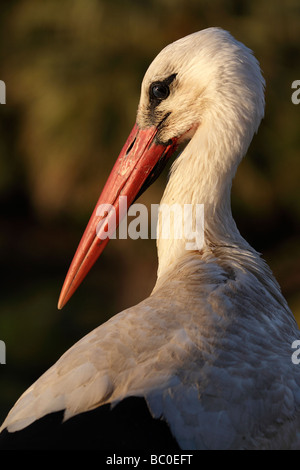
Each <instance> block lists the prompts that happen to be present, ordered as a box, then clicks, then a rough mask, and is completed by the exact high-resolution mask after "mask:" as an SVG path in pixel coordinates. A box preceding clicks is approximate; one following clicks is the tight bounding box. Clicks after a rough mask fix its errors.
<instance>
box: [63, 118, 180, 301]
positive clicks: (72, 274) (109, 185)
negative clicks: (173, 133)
mask: <svg viewBox="0 0 300 470" xmlns="http://www.w3.org/2000/svg"><path fill="white" fill-rule="evenodd" d="M156 133H157V128H156V127H149V128H146V129H141V128H140V127H139V126H138V125H137V124H135V125H134V127H133V129H132V131H131V133H130V134H129V137H128V139H127V141H126V143H125V145H124V147H123V148H122V150H121V153H120V155H119V157H118V158H117V161H116V163H115V165H114V167H113V169H112V171H111V174H110V176H109V178H108V180H107V182H106V184H105V186H104V189H103V191H102V193H101V195H100V197H99V200H98V202H97V204H96V207H95V209H94V211H93V213H92V216H91V218H90V221H89V223H88V225H87V227H86V229H85V232H84V234H83V236H82V239H81V241H80V243H79V246H78V248H77V251H76V253H75V256H74V258H73V261H72V263H71V266H70V268H69V271H68V273H67V276H66V279H65V282H64V285H63V287H62V290H61V294H60V297H59V301H58V308H59V309H61V308H63V306H64V305H65V304H66V303H67V302H68V300H69V299H70V298H71V297H72V295H73V294H74V292H75V291H76V289H77V288H78V286H79V285H80V284H81V282H82V281H83V279H84V278H85V276H86V275H87V273H88V272H89V270H90V269H91V267H92V266H93V265H94V263H95V262H96V260H97V259H98V257H99V256H100V254H101V253H102V251H103V250H104V248H105V246H106V245H107V243H108V241H109V235H112V233H109V231H108V225H109V221H110V217H112V216H113V217H114V222H115V224H114V225H115V226H114V232H115V229H117V227H118V225H119V223H120V222H121V220H122V218H123V217H124V216H125V214H126V212H127V211H128V209H129V207H130V205H131V204H132V203H133V201H134V200H135V199H136V197H137V196H139V195H140V194H141V193H142V192H143V191H144V190H145V189H146V188H147V187H148V186H149V185H150V184H151V183H152V182H153V181H154V180H155V179H156V177H157V176H158V175H157V173H158V172H160V171H161V170H162V168H163V167H164V163H165V162H166V160H167V159H168V158H169V157H170V156H171V155H172V154H173V153H174V151H175V150H176V148H177V139H173V140H171V141H169V142H168V143H167V144H166V145H164V144H160V143H156V142H155V136H156ZM120 196H126V197H127V204H126V209H125V211H124V210H123V209H122V207H121V209H120ZM123 201H124V199H123ZM110 225H111V224H110Z"/></svg>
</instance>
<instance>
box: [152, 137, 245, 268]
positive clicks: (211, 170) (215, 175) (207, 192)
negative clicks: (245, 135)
mask: <svg viewBox="0 0 300 470" xmlns="http://www.w3.org/2000/svg"><path fill="white" fill-rule="evenodd" d="M201 140H202V134H201V133H198V135H196V134H195V136H194V137H193V139H192V140H191V141H190V142H189V144H188V145H187V147H186V148H185V150H184V151H183V152H182V154H181V155H180V156H179V157H178V159H177V160H176V161H175V162H174V164H173V167H172V169H171V175H170V179H169V182H168V184H167V187H166V189H165V192H164V195H163V198H162V200H161V204H165V205H167V206H174V205H179V206H181V207H182V209H183V208H184V205H190V206H191V207H192V211H191V213H192V217H193V220H192V227H193V233H195V231H197V230H198V231H199V230H201V231H202V233H201V234H200V233H198V234H197V237H198V240H200V239H201V235H202V239H203V245H202V247H200V248H199V251H200V252H203V251H205V250H207V249H210V247H211V246H217V245H228V246H244V247H246V246H247V247H249V245H248V243H247V242H246V241H245V240H244V239H243V238H242V237H241V235H240V233H239V231H238V229H237V227H236V224H235V222H234V219H233V217H232V212H231V198H230V196H231V185H232V178H233V176H234V174H235V171H236V167H237V164H238V163H239V161H240V158H239V156H237V155H232V153H230V154H227V152H226V149H228V148H229V147H228V146H223V148H221V147H220V146H218V149H214V148H212V147H210V146H209V145H207V142H205V141H203V140H202V142H201ZM199 149H201V154H200V155H199ZM227 151H228V150H227ZM200 204H203V209H204V219H203V223H202V224H199V223H196V214H197V210H196V208H197V205H200ZM183 210H184V209H183ZM197 222H199V221H197ZM173 223H174V230H173V231H171V232H170V237H169V238H168V239H164V238H162V236H161V227H160V226H159V227H158V240H157V249H158V258H159V267H158V276H160V275H161V274H162V273H164V272H165V271H166V269H168V268H169V266H170V265H171V264H173V262H174V261H176V260H177V259H178V258H179V257H180V256H182V255H183V254H184V253H186V250H187V243H188V241H189V240H188V239H187V238H186V237H185V236H183V237H181V238H179V239H178V238H176V237H175V236H174V233H175V234H176V233H178V230H176V224H182V220H178V218H176V217H175V216H174V218H173ZM177 229H179V233H182V232H184V231H182V232H180V227H177ZM184 233H185V232H184ZM203 235H204V237H203ZM189 246H191V245H189Z"/></svg>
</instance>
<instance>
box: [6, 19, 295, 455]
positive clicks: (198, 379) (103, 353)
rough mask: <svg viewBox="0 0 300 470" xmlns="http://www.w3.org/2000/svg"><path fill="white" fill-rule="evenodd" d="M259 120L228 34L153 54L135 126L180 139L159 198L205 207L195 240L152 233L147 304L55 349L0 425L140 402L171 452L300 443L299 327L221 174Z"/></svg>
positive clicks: (257, 79) (260, 104) (195, 37)
mask: <svg viewBox="0 0 300 470" xmlns="http://www.w3.org/2000/svg"><path fill="white" fill-rule="evenodd" d="M175 74H176V78H175V79H173V81H172V83H171V84H170V85H169V90H170V93H169V96H168V97H167V98H166V99H162V100H160V102H159V103H158V104H157V103H156V104H155V106H154V105H152V108H151V102H150V101H149V88H150V87H151V84H152V83H156V82H162V81H163V80H165V78H166V77H170V76H172V75H175ZM263 113H264V80H263V78H262V76H261V72H260V69H259V65H258V63H257V61H256V59H255V58H254V56H253V55H252V53H251V51H250V50H249V49H247V48H246V47H245V46H244V45H242V44H241V43H239V42H237V41H236V40H235V39H233V38H232V36H230V34H229V33H227V32H225V31H223V30H221V29H218V28H209V29H207V30H204V31H201V32H198V33H195V34H192V35H190V36H187V37H186V38H183V39H181V40H179V41H177V42H175V43H173V44H171V45H169V46H168V47H166V48H165V49H164V50H163V51H162V52H161V53H160V54H159V55H158V56H157V58H156V59H155V60H154V61H153V63H152V64H151V65H150V67H149V69H148V71H147V72H146V75H145V77H144V80H143V84H142V90H141V100H140V104H139V108H138V114H137V123H138V125H139V127H140V128H141V129H144V128H147V126H148V127H149V126H150V125H153V124H156V125H157V128H158V133H157V136H158V140H159V141H160V142H168V141H169V140H170V139H173V138H174V137H176V138H177V139H178V141H184V140H187V139H189V143H188V145H186V147H185V148H184V150H183V152H182V153H181V155H180V156H179V157H178V159H177V160H176V161H175V163H174V164H173V167H172V170H171V175H170V179H169V182H168V185H167V187H166V190H165V193H164V196H163V199H162V202H163V203H166V204H174V203H178V204H180V205H183V204H192V205H193V206H195V205H196V204H200V203H201V204H204V210H205V219H204V230H205V239H204V245H203V247H202V249H201V250H200V251H187V250H186V249H185V243H186V240H184V239H181V240H178V239H175V238H174V237H173V238H172V237H171V238H170V239H168V240H163V239H160V238H159V239H158V256H159V269H158V279H157V282H156V286H155V288H154V290H153V292H152V294H151V296H150V297H149V298H147V299H145V300H144V301H143V302H141V303H140V304H138V305H136V306H135V307H132V308H130V309H127V310H125V311H123V312H121V313H119V314H118V315H116V316H115V317H113V318H112V319H110V320H109V321H108V322H106V323H105V324H103V325H101V326H100V327H98V328H97V329H95V330H94V331H92V332H91V333H90V334H88V335H87V336H86V337H84V338H83V339H82V340H80V341H79V342H78V343H77V344H75V345H74V346H73V347H72V348H71V349H70V350H69V351H67V352H66V353H65V354H64V355H63V356H62V357H61V358H60V359H59V360H58V362H57V363H56V364H55V365H54V366H53V367H51V368H50V369H49V370H48V371H47V372H46V373H45V374H44V375H43V376H42V377H41V378H40V379H39V380H38V381H37V382H36V383H35V384H33V385H32V386H31V387H30V388H29V389H28V390H27V391H26V392H25V393H24V394H23V395H22V396H21V398H20V399H19V401H18V402H17V403H16V405H15V406H14V407H13V409H12V410H11V412H10V413H9V415H8V417H7V418H6V420H5V422H4V424H3V426H2V428H1V430H3V429H5V428H7V430H8V431H9V432H14V431H17V430H20V429H23V428H25V427H26V426H28V425H29V424H31V423H32V422H34V421H35V420H36V419H38V418H40V417H42V416H44V415H46V414H48V413H51V412H54V411H58V410H65V415H64V417H65V420H67V419H69V418H70V417H72V416H74V415H76V414H78V413H80V412H83V411H86V410H89V409H93V408H95V407H98V406H99V405H102V404H105V403H113V404H115V403H117V402H119V401H121V400H122V399H123V398H125V397H128V396H142V397H145V399H146V401H147V403H148V406H149V409H150V412H151V414H152V415H153V416H154V417H161V418H162V419H163V420H165V421H166V422H167V423H168V425H169V427H170V430H171V432H172V434H173V436H174V437H175V439H176V441H177V442H178V443H179V445H180V447H181V448H183V449H283V448H300V436H299V406H300V392H299V385H300V368H299V367H297V366H296V365H294V364H293V363H292V361H291V354H292V349H291V344H292V342H293V341H294V340H295V339H299V329H298V327H297V325H296V322H295V320H294V317H293V315H292V313H291V311H290V310H289V308H288V305H287V303H286V301H285V299H284V298H283V296H282V294H281V292H280V288H279V286H278V284H277V282H276V280H275V279H274V277H273V275H272V273H271V271H270V269H269V267H268V266H267V265H266V263H265V262H264V261H263V260H262V259H261V258H260V256H259V254H258V253H257V252H256V251H255V250H254V249H253V248H252V247H250V246H249V244H248V243H247V242H246V241H245V240H244V239H243V238H242V236H241V235H240V233H239V232H238V229H237V228H236V225H235V222H234V220H233V218H232V214H231V208H230V190H231V182H232V178H233V176H234V174H235V171H236V168H237V166H238V163H239V162H240V160H241V158H242V157H243V156H244V154H245V153H246V151H247V148H248V146H249V144H250V142H251V139H252V137H253V134H254V132H256V131H257V129H258V126H259V124H260V121H261V119H262V117H263ZM158 123H159V125H158ZM162 123H163V124H162ZM176 223H179V221H177V220H174V224H176ZM116 448H117V444H116Z"/></svg>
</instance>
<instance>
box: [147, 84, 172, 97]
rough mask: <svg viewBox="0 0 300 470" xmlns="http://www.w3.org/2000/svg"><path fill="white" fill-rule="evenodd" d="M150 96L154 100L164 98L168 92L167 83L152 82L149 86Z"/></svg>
mask: <svg viewBox="0 0 300 470" xmlns="http://www.w3.org/2000/svg"><path fill="white" fill-rule="evenodd" d="M150 94H151V97H152V98H154V99H156V100H160V101H161V100H165V99H166V98H168V96H169V94H170V89H169V87H168V85H165V84H164V83H152V85H151V88H150Z"/></svg>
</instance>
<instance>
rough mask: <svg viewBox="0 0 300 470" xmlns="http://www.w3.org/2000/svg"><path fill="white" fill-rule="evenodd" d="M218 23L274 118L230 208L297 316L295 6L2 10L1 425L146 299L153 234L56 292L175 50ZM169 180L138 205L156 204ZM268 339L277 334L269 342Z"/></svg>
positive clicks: (299, 53) (113, 250) (101, 2)
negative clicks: (154, 81) (253, 60)
mask: <svg viewBox="0 0 300 470" xmlns="http://www.w3.org/2000/svg"><path fill="white" fill-rule="evenodd" d="M209 26H221V27H223V28H224V29H227V30H229V31H230V32H231V33H232V34H233V35H234V36H235V37H236V38H237V39H238V40H240V41H242V42H243V43H245V44H246V45H247V46H248V47H250V48H251V49H253V50H254V52H255V55H256V57H257V58H258V59H259V61H260V64H261V67H262V70H263V73H264V76H265V79H266V82H267V91H266V103H267V104H266V116H265V119H264V121H263V122H262V125H261V127H260V130H259V134H258V135H257V136H256V137H255V139H254V140H253V143H252V144H251V147H250V149H249V152H248V156H247V158H246V159H244V161H243V162H242V164H241V165H240V167H239V170H238V173H237V176H236V178H235V180H234V185H233V200H232V205H233V213H234V216H235V219H236V222H237V225H238V227H239V229H240V231H241V233H242V234H243V235H244V236H245V238H246V239H247V240H248V241H249V242H250V243H251V244H252V245H253V246H254V247H255V248H256V249H257V250H258V251H260V252H262V253H263V255H264V258H265V259H266V260H267V261H268V263H269V264H270V266H271V268H272V270H273V271H274V273H275V275H276V277H277V279H278V281H279V283H280V285H281V287H282V290H283V293H284V295H285V296H286V298H287V300H288V302H289V304H290V306H291V308H292V310H293V311H294V314H295V316H296V318H297V320H298V321H300V293H299V284H300V262H299V261H300V245H299V221H300V198H299V176H300V165H299V149H300V132H299V124H300V105H298V106H296V105H294V104H293V103H292V101H291V95H292V91H293V90H292V89H291V84H292V82H293V81H294V80H297V79H298V80H300V60H299V59H300V3H299V1H298V0H285V1H284V2H282V0H273V1H264V0H251V1H243V2H240V1H234V0H228V1H221V0H219V1H218V0H216V1H208V0H207V1H205V0H139V1H138V0H136V1H134V0H122V1H121V0H114V1H111V0H109V1H108V0H98V1H97V0H89V1H86V0H85V1H84V0H72V1H71V0H65V1H64V2H62V1H59V0H43V2H41V1H39V0H31V1H30V0H29V1H25V0H21V1H13V0H10V2H6V4H4V2H2V4H1V7H0V79H1V80H4V81H5V83H6V88H7V90H6V92H7V94H6V103H7V104H6V105H2V106H1V107H0V113H1V115H0V221H1V231H0V256H1V274H2V275H1V297H0V339H1V340H3V341H5V343H6V348H7V364H6V365H1V366H0V421H1V420H2V418H4V416H5V414H6V413H7V411H8V410H9V408H10V407H11V406H12V405H13V403H14V402H15V400H16V399H17V398H18V396H19V395H20V394H21V393H22V392H23V391H24V389H26V388H27V387H28V386H29V385H30V384H31V383H32V382H33V381H34V380H35V379H36V378H37V377H38V376H39V375H40V374H41V373H42V372H43V371H44V370H46V369H47V368H48V367H49V366H50V365H52V364H53V363H54V361H55V360H56V359H57V358H58V357H59V356H60V355H61V354H62V353H63V352H64V351H65V350H66V349H67V348H68V347H69V346H71V345H72V344H73V343H74V342H75V341H76V340H78V339H79V338H81V337H82V336H83V335H84V334H86V333H88V332H89V331H90V330H91V329H93V328H94V327H96V326H98V325H99V324H100V323H102V322H103V321H105V320H106V319H107V318H109V317H110V316H111V315H113V314H115V313H117V312H118V311H120V310H122V309H124V308H126V307H129V306H131V305H134V304H135V303H137V302H139V301H140V300H142V299H143V298H145V297H146V296H147V295H149V293H150V292H151V289H152V287H153V285H154V282H155V278H156V268H157V261H156V247H155V241H154V240H149V241H147V240H137V241H132V240H125V241H122V240H115V241H111V242H110V244H109V245H108V247H107V248H106V250H105V251H104V253H103V255H102V256H101V258H100V260H99V261H98V263H97V264H96V266H95V267H94V269H93V270H92V272H91V273H90V274H89V276H88V278H87V279H86V281H85V282H84V284H83V285H82V286H81V288H80V289H79V290H78V292H77V293H76V295H75V296H74V297H73V298H72V300H71V301H70V302H69V304H68V305H67V306H66V307H65V308H64V309H63V310H62V311H58V310H57V308H56V304H57V299H58V295H59V292H60V289H61V286H62V283H63V280H64V276H65V274H66V271H67V268H68V266H69V263H70V261H71V258H72V256H73V254H74V252H75V249H76V247H77V243H78V241H79V239H80V237H81V234H82V232H83V230H84V228H85V226H86V223H87V221H88V218H89V216H90V213H91V210H92V209H93V208H94V205H95V203H96V201H97V198H98V196H99V193H100V190H101V188H102V186H103V184H104V182H105V180H106V178H107V176H108V173H109V171H110V169H111V167H112V165H113V162H114V160H115V158H116V157H117V155H118V153H119V151H120V149H121V147H122V145H123V142H124V141H125V139H126V137H127V135H128V133H129V131H130V130H131V128H132V125H133V124H134V121H135V113H136V108H137V104H138V100H139V92H140V83H141V80H142V77H143V75H144V73H145V71H146V69H147V67H148V65H149V64H150V62H151V61H152V60H153V58H154V57H155V56H156V54H157V53H158V52H159V51H160V50H161V49H162V48H163V47H164V46H165V45H167V44H168V43H170V42H172V41H174V40H176V39H179V38H180V37H183V36H185V35H187V34H189V33H192V32H194V31H198V30H200V29H203V28H206V27H209ZM166 177H167V172H165V173H164V174H163V175H162V176H161V178H160V179H159V180H158V181H157V182H156V183H155V184H154V185H153V187H151V188H150V189H149V190H148V191H147V192H146V193H145V194H144V195H143V197H142V198H141V199H140V201H139V202H143V203H146V204H148V205H150V204H151V203H158V202H159V200H160V198H161V195H162V190H163V187H164V185H165V182H166ZM266 341H267V342H268V341H272V338H266Z"/></svg>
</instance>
